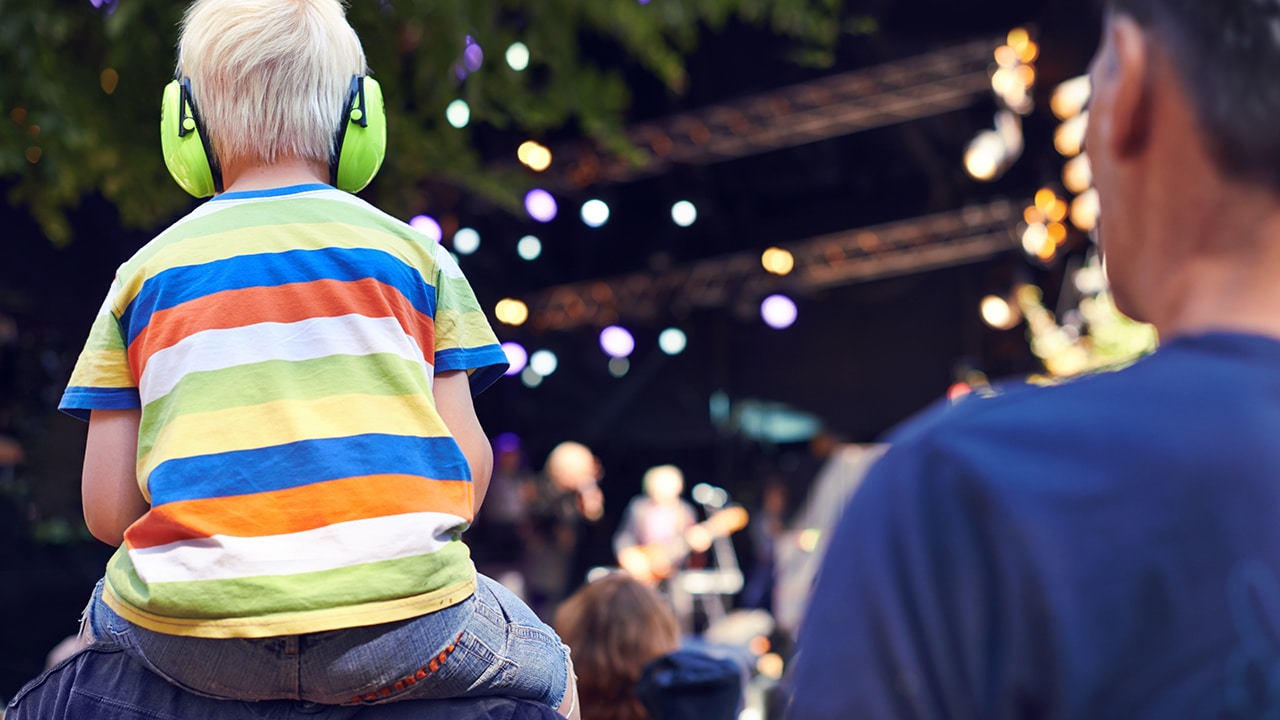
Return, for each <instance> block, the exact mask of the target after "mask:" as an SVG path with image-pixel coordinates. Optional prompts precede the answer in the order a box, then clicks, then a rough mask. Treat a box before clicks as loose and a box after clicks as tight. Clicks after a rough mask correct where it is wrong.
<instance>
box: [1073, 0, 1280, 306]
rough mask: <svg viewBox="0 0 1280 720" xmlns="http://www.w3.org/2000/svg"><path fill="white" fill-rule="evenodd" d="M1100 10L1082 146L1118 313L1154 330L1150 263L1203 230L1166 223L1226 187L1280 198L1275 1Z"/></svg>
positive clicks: (1117, 4)
mask: <svg viewBox="0 0 1280 720" xmlns="http://www.w3.org/2000/svg"><path fill="white" fill-rule="evenodd" d="M1106 5H1107V6H1108V8H1109V10H1108V12H1107V19H1106V26H1105V28H1104V33H1103V39H1102V45H1101V48H1100V49H1099V51H1098V55H1097V57H1096V58H1095V60H1094V65H1093V69H1092V71H1091V75H1092V78H1093V98H1092V100H1091V103H1090V127H1089V134H1088V140H1087V146H1088V149H1089V156H1090V159H1091V160H1092V162H1093V166H1094V176H1095V183H1096V185H1097V187H1098V191H1099V193H1100V195H1101V202H1102V216H1101V217H1102V226H1101V240H1102V243H1103V250H1104V252H1105V255H1106V258H1107V264H1108V273H1109V275H1110V276H1111V279H1112V284H1113V287H1114V288H1115V293H1116V300H1117V303H1118V304H1119V305H1120V306H1121V309H1122V310H1124V311H1125V312H1127V313H1128V314H1130V315H1132V316H1135V317H1137V318H1139V319H1150V318H1147V317H1144V315H1146V314H1148V308H1145V307H1144V300H1143V298H1142V296H1143V295H1144V294H1146V293H1147V292H1149V290H1150V289H1151V288H1152V287H1153V283H1156V282H1158V281H1159V278H1158V277H1157V273H1158V272H1159V271H1158V270H1157V269H1155V268H1156V267H1157V266H1158V263H1154V262H1152V261H1153V260H1155V259H1157V258H1159V257H1160V256H1161V254H1164V253H1168V252H1181V251H1182V250H1183V249H1185V247H1190V246H1191V245H1192V244H1194V243H1196V242H1197V239H1196V238H1195V237H1193V235H1194V234H1195V233H1197V232H1199V231H1202V230H1203V228H1196V227H1191V226H1188V224H1187V223H1183V224H1181V225H1179V224H1177V223H1176V222H1174V221H1172V220H1171V219H1170V216H1171V214H1172V213H1174V212H1175V211H1177V212H1181V211H1185V210H1186V209H1187V205H1188V203H1191V204H1194V203H1196V202H1201V201H1202V199H1203V202H1206V203H1213V202H1216V200H1215V199H1213V198H1214V191H1215V190H1216V189H1220V188H1223V187H1224V186H1227V185H1231V186H1236V187H1245V188H1250V189H1253V190H1255V191H1258V190H1261V191H1269V192H1270V193H1271V194H1274V195H1276V196H1277V197H1278V198H1280V122H1277V118H1280V82H1278V81H1277V78H1280V0H1107V2H1106ZM1202 191H1203V192H1202ZM1191 210H1192V211H1194V210H1196V208H1191Z"/></svg>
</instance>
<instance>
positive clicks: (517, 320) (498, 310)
mask: <svg viewBox="0 0 1280 720" xmlns="http://www.w3.org/2000/svg"><path fill="white" fill-rule="evenodd" d="M493 316H494V317H495V318H497V319H498V322H500V323H502V324H504V325H514V326H516V327H519V326H520V325H523V324H524V323H525V321H526V320H528V319H529V306H528V305H525V304H524V303H523V302H521V301H519V300H516V299H513V298H503V299H502V300H499V301H498V304H497V305H496V306H494V308H493ZM543 374H544V375H545V374H546V373H543Z"/></svg>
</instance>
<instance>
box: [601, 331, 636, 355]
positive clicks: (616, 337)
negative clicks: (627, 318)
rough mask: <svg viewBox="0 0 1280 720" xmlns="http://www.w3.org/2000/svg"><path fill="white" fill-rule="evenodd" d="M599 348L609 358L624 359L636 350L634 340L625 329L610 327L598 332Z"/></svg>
mask: <svg viewBox="0 0 1280 720" xmlns="http://www.w3.org/2000/svg"><path fill="white" fill-rule="evenodd" d="M600 347H601V349H603V350H604V352H605V354H606V355H608V356H609V357H615V358H624V357H627V356H628V355H630V354H631V353H632V352H633V351H634V350H635V349H636V339H635V338H633V337H631V333H629V332H627V330H626V328H621V327H618V326H617V325H610V326H609V327H607V328H605V329H604V330H601V331H600Z"/></svg>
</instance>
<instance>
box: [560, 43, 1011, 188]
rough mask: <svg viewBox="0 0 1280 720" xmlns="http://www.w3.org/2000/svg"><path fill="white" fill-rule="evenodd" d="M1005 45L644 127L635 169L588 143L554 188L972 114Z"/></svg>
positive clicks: (567, 153)
mask: <svg viewBox="0 0 1280 720" xmlns="http://www.w3.org/2000/svg"><path fill="white" fill-rule="evenodd" d="M1000 42H1001V41H1000V40H992V39H986V40H980V41H973V42H970V43H967V44H964V45H959V46H956V47H952V48H947V49H944V50H939V51H936V52H932V53H929V54H927V55H921V56H918V57H914V58H909V59H906V60H900V61H897V62H891V63H887V64H884V65H879V66H876V67H873V68H869V69H865V70H859V71H855V72H848V73H842V74H839V75H832V76H830V77H826V78H822V79H819V80H815V81H812V82H806V83H800V84H797V85H791V86H788V87H784V88H782V89H779V90H776V91H773V92H769V93H764V94H761V95H756V96H752V97H748V98H744V99H741V100H738V101H735V102H729V103H723V104H719V105H711V106H708V107H705V108H701V109H699V110H696V111H693V112H689V113H685V114H682V115H676V116H673V117H668V118H665V119H661V120H656V121H653V122H649V123H644V124H641V125H637V126H634V127H632V128H631V129H629V130H628V136H629V138H630V141H631V144H632V146H633V147H634V148H635V154H634V155H633V156H632V159H631V160H627V159H623V158H617V157H611V156H607V155H602V154H600V153H598V152H597V151H596V150H595V149H594V148H593V147H592V146H591V145H590V144H589V143H587V142H581V143H577V144H575V145H571V146H568V147H560V148H557V149H556V150H555V152H554V156H555V157H556V158H557V162H556V163H555V165H553V166H552V168H551V170H550V171H549V173H548V174H549V175H553V176H554V179H553V180H551V181H550V183H551V184H553V185H555V186H557V187H561V188H565V189H581V188H585V187H587V186H590V185H597V184H606V183H621V182H626V181H629V180H635V179H638V178H642V177H646V176H651V175H657V174H660V173H662V172H664V171H666V170H667V169H669V168H670V167H671V166H672V165H680V164H684V165H708V164H711V163H716V162H720V161H723V160H729V159H733V158H740V157H746V156H750V155H756V154H759V153H764V152H768V151H771V150H779V149H782V148H788V147H796V146H799V145H805V144H808V143H812V142H817V141H819V140H826V139H828V138H834V137H841V136H845V135H851V134H854V133H858V132H863V131H866V130H871V129H874V128H878V127H884V126H888V125H895V124H897V123H903V122H908V121H911V120H917V119H920V118H925V117H931V116H934V115H940V114H943V113H947V112H951V111H954V110H959V109H962V108H966V107H969V106H970V105H971V104H973V102H974V101H975V100H977V99H979V98H982V97H984V96H987V95H988V94H989V93H990V92H991V74H990V72H991V66H992V62H991V53H992V48H994V47H996V45H998V44H999V43H1000Z"/></svg>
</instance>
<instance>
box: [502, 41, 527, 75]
mask: <svg viewBox="0 0 1280 720" xmlns="http://www.w3.org/2000/svg"><path fill="white" fill-rule="evenodd" d="M507 65H508V66H509V67H510V68H511V69H512V70H515V71H516V72H522V71H523V70H524V69H525V68H527V67H529V48H528V46H526V45H525V44H524V43H522V42H513V43H511V44H510V45H509V46H507Z"/></svg>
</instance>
